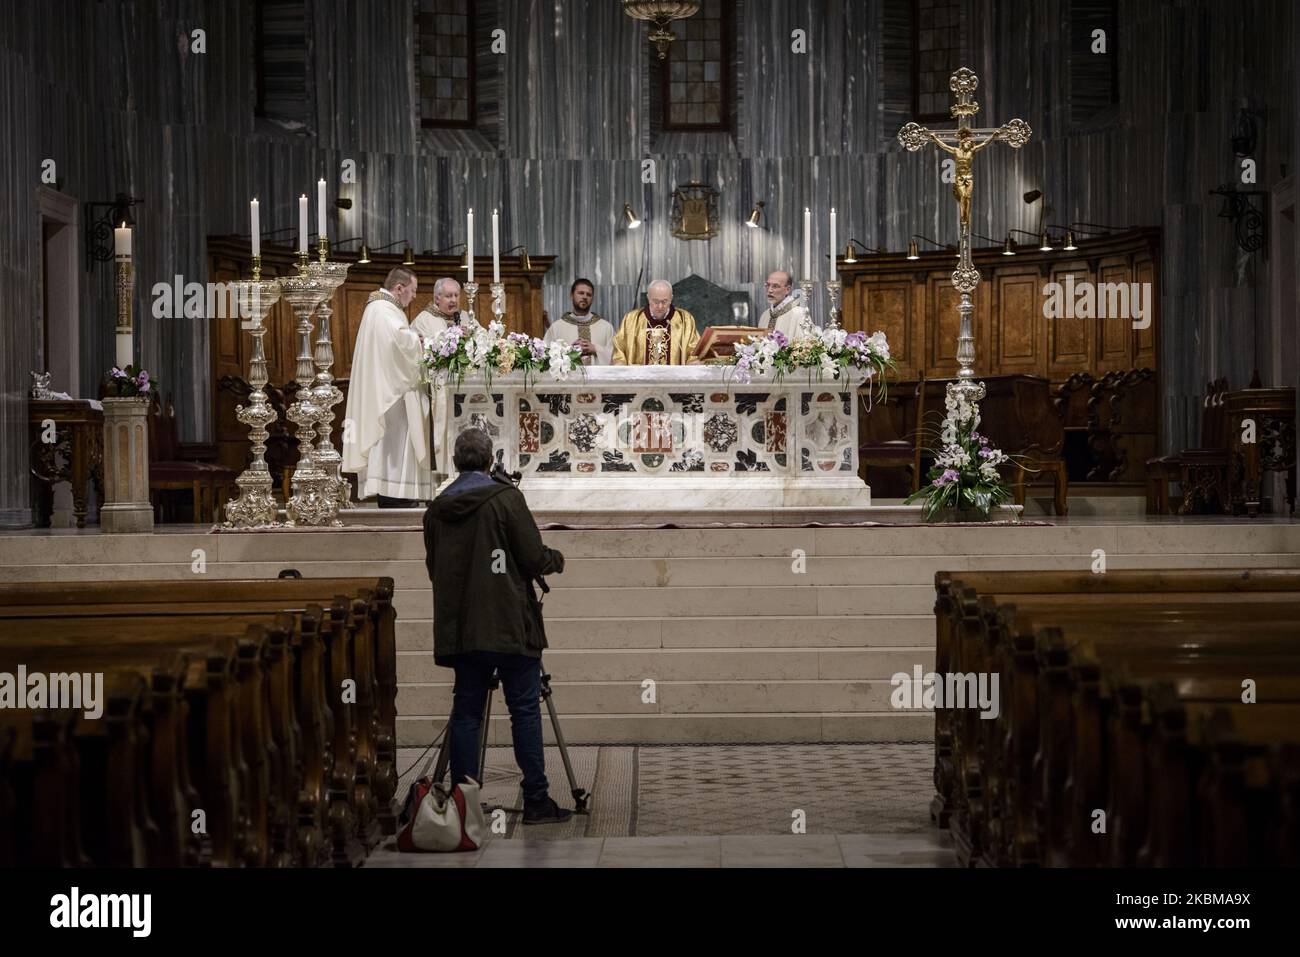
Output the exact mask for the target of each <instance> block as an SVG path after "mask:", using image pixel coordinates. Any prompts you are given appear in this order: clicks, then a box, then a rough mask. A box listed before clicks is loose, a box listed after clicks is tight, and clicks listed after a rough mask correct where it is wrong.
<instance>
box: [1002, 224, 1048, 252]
mask: <svg viewBox="0 0 1300 957" xmlns="http://www.w3.org/2000/svg"><path fill="white" fill-rule="evenodd" d="M1011 233H1019V234H1020V235H1022V236H1031V237H1033V238H1034V239H1037V240H1038V251H1039V252H1040V253H1050V252H1051V251H1052V250H1053V248H1054V247H1053V246H1052V237H1051V236H1049V235H1048V233H1047V230H1046V229H1044V230H1043V231H1042V232H1041V233H1031V232H1029V231H1028V230H1025V229H1013V230H1011V231H1010V232H1008V233H1007V238H1008V239H1010V238H1011ZM1003 252H1004V253H1005V250H1003Z"/></svg>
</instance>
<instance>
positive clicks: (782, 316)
mask: <svg viewBox="0 0 1300 957" xmlns="http://www.w3.org/2000/svg"><path fill="white" fill-rule="evenodd" d="M764 289H765V290H766V292H767V303H768V306H767V309H765V310H763V314H762V315H761V316H759V317H758V328H759V329H761V330H763V332H764V334H767V335H770V334H771V333H772V332H773V331H779V332H781V333H782V334H783V335H784V336H785V337H786V338H787V339H791V340H793V339H795V338H796V337H797V336H798V335H799V334H800V333H801V331H802V330H803V329H804V328H806V327H805V325H804V323H805V322H806V323H807V327H811V326H812V318H811V316H809V314H808V307H807V305H805V304H804V301H803V291H802V290H796V289H795V288H794V277H793V276H791V275H790V273H789V272H787V271H786V270H784V269H778V270H777V271H776V272H774V273H772V274H771V275H770V276H768V277H767V282H766V283H765V284H764Z"/></svg>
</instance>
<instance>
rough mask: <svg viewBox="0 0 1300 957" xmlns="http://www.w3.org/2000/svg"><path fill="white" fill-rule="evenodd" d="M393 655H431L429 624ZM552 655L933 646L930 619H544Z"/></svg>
mask: <svg viewBox="0 0 1300 957" xmlns="http://www.w3.org/2000/svg"><path fill="white" fill-rule="evenodd" d="M395 634H396V640H397V649H398V651H432V650H433V622H432V621H431V620H429V619H410V618H402V617H400V616H399V617H398V619H397V627H396V629H395ZM546 638H547V641H548V642H549V643H550V645H551V647H552V648H553V649H560V648H563V649H633V648H724V647H726V648H781V647H784V648H790V647H816V646H842V647H850V648H864V647H872V646H881V645H892V646H896V647H898V646H904V647H927V646H933V644H934V616H933V615H931V614H926V615H880V616H866V615H822V616H819V617H817V618H802V617H790V616H783V615H772V616H768V617H761V618H755V617H748V616H734V617H681V618H678V617H672V618H667V617H663V618H658V617H655V618H561V617H558V616H555V615H547V617H546Z"/></svg>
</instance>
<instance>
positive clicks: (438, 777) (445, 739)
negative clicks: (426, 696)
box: [433, 706, 455, 784]
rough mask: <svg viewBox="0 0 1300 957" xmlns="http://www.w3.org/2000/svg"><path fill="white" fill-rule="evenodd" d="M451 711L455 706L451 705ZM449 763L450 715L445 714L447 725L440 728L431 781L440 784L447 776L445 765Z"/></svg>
mask: <svg viewBox="0 0 1300 957" xmlns="http://www.w3.org/2000/svg"><path fill="white" fill-rule="evenodd" d="M452 711H453V713H454V712H455V707H454V706H453V707H452ZM449 764H451V715H448V716H447V726H446V727H445V728H443V729H442V744H440V745H439V746H438V760H437V761H435V762H434V765H433V783H434V784H441V783H442V780H443V778H445V777H446V776H447V766H448V765H449Z"/></svg>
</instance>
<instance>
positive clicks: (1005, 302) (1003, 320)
mask: <svg viewBox="0 0 1300 957" xmlns="http://www.w3.org/2000/svg"><path fill="white" fill-rule="evenodd" d="M1041 282H1042V280H1040V279H1039V277H1038V270H1036V269H1028V270H1023V271H1021V272H1008V273H1005V274H1002V275H998V276H996V277H994V281H993V282H992V283H991V284H990V285H991V286H992V293H993V295H992V297H991V299H992V305H993V308H994V310H995V312H994V327H993V330H992V332H993V337H994V348H993V354H992V358H993V359H994V361H995V362H996V363H997V365H998V368H999V369H1001V370H1002V372H1003V373H1004V374H1006V373H1013V372H1024V373H1028V374H1037V373H1040V372H1042V371H1043V370H1042V368H1041V366H1042V364H1043V363H1042V361H1041V358H1042V348H1041V346H1040V340H1041V339H1042V327H1043V324H1044V323H1043V309H1042V300H1041V298H1040V297H1039V286H1040V285H1041Z"/></svg>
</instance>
